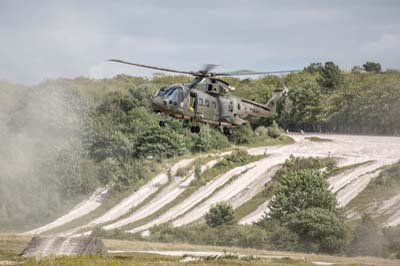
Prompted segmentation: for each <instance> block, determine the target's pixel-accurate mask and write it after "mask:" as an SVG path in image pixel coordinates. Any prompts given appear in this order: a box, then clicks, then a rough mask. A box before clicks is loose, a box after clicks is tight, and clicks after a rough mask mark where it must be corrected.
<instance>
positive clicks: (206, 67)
mask: <svg viewBox="0 0 400 266" xmlns="http://www.w3.org/2000/svg"><path fill="white" fill-rule="evenodd" d="M217 66H218V65H215V64H205V65H203V69H202V70H200V71H199V72H203V73H208V72H210V70H211V69H214V68H216V67H217Z"/></svg>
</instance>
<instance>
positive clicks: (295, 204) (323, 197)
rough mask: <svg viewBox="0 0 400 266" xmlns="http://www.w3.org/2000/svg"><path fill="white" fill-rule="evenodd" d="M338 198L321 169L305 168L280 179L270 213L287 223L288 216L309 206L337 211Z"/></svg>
mask: <svg viewBox="0 0 400 266" xmlns="http://www.w3.org/2000/svg"><path fill="white" fill-rule="evenodd" d="M336 205H337V203H336V198H335V195H334V194H332V192H330V191H329V185H328V182H327V181H326V179H325V177H324V175H323V174H321V172H320V171H319V170H316V169H303V170H298V171H295V172H288V173H286V174H284V175H282V176H281V177H280V178H279V180H278V185H277V188H276V190H275V192H274V197H273V198H272V200H271V202H270V204H269V208H270V209H271V212H270V213H269V215H270V216H271V217H272V218H274V219H277V220H278V221H280V222H281V223H285V222H286V220H287V216H289V215H291V214H293V213H297V212H301V211H303V210H305V209H307V208H322V209H327V210H329V211H336Z"/></svg>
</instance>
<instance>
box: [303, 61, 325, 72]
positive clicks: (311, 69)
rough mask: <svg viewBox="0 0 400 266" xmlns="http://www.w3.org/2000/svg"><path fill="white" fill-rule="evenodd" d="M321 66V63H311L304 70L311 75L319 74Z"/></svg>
mask: <svg viewBox="0 0 400 266" xmlns="http://www.w3.org/2000/svg"><path fill="white" fill-rule="evenodd" d="M322 68H323V66H322V63H311V64H310V65H308V66H307V67H305V68H304V71H305V72H309V73H311V74H315V73H320V72H321V70H322Z"/></svg>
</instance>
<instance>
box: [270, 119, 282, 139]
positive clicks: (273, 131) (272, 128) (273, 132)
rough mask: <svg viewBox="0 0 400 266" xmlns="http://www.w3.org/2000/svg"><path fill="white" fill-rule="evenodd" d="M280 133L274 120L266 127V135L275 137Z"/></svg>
mask: <svg viewBox="0 0 400 266" xmlns="http://www.w3.org/2000/svg"><path fill="white" fill-rule="evenodd" d="M281 135H282V131H281V130H280V129H279V127H278V124H277V123H276V122H275V121H274V122H273V123H272V125H270V126H269V127H268V136H270V137H271V138H274V139H277V138H279V137H280V136H281Z"/></svg>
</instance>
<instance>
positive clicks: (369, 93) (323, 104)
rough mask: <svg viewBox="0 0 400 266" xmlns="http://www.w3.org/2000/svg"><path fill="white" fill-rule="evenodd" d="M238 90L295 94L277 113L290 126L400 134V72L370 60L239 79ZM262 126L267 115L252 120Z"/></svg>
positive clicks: (258, 95)
mask: <svg viewBox="0 0 400 266" xmlns="http://www.w3.org/2000/svg"><path fill="white" fill-rule="evenodd" d="M230 81H231V82H232V83H233V84H234V85H235V87H236V88H237V92H236V93H237V94H238V95H240V96H244V97H246V96H247V97H251V98H252V99H255V100H257V101H261V102H266V100H267V98H268V96H269V95H271V91H272V90H273V89H275V88H276V87H280V86H287V87H288V88H289V89H290V92H289V97H288V99H287V100H286V102H285V104H284V106H282V107H281V112H280V116H279V117H278V118H277V121H278V122H279V125H280V126H282V127H283V128H285V129H289V130H290V131H300V130H304V131H306V132H333V133H352V134H353V133H354V134H377V135H399V134H400V119H398V118H399V117H400V72H398V71H394V70H387V71H384V72H382V70H381V66H380V64H379V63H374V62H367V63H366V64H364V65H363V67H354V68H353V69H352V71H350V72H346V71H342V70H340V69H339V67H338V66H337V65H335V64H334V63H333V62H326V63H324V64H322V63H313V64H310V65H309V66H308V67H305V68H304V70H303V71H302V72H300V73H295V74H290V75H287V76H285V77H281V78H279V77H265V78H260V79H255V80H253V79H244V80H239V79H234V78H231V79H230ZM252 121H253V122H254V123H255V124H256V125H257V124H259V123H265V121H266V119H252Z"/></svg>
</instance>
